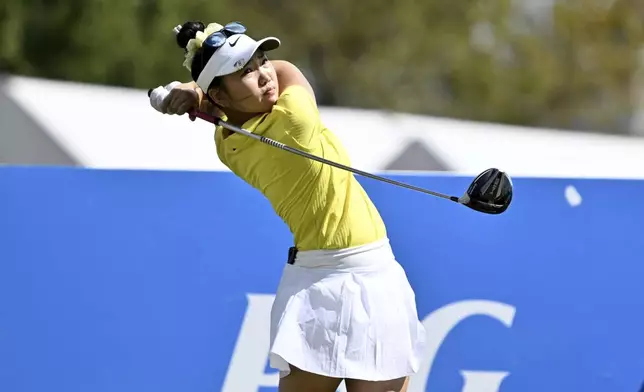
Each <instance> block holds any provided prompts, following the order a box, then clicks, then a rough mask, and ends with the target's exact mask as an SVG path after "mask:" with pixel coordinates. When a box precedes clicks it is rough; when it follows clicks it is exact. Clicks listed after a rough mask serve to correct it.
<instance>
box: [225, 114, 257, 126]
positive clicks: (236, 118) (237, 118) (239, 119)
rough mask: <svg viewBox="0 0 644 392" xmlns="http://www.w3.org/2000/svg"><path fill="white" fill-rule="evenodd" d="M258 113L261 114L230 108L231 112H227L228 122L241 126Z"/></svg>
mask: <svg viewBox="0 0 644 392" xmlns="http://www.w3.org/2000/svg"><path fill="white" fill-rule="evenodd" d="M257 115H259V113H244V112H238V111H236V110H230V111H229V112H226V117H227V119H228V122H229V123H231V124H233V125H236V126H238V127H241V126H242V125H244V123H245V122H246V121H248V120H250V119H251V118H253V117H255V116H257Z"/></svg>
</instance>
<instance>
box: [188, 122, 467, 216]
mask: <svg viewBox="0 0 644 392" xmlns="http://www.w3.org/2000/svg"><path fill="white" fill-rule="evenodd" d="M190 114H191V115H192V116H194V117H198V118H200V119H202V120H205V121H208V122H210V123H213V124H215V125H219V126H222V127H223V128H226V129H228V130H229V131H232V132H236V133H241V134H244V135H247V136H251V137H252V138H253V139H257V140H259V141H261V142H262V143H264V144H268V145H269V146H272V147H276V148H280V149H282V150H285V151H288V152H290V153H292V154H296V155H299V156H301V157H304V158H308V159H312V160H314V161H317V162H320V163H324V164H326V165H329V166H333V167H335V168H338V169H341V170H345V171H348V172H351V173H354V174H357V175H360V176H363V177H367V178H371V179H374V180H378V181H383V182H387V183H389V184H392V185H397V186H400V187H403V188H407V189H411V190H414V191H417V192H422V193H426V194H429V195H432V196H436V197H441V198H443V199H447V200H451V201H454V202H457V203H458V197H455V196H448V195H444V194H442V193H438V192H433V191H430V190H427V189H425V188H420V187H417V186H414V185H409V184H406V183H404V182H400V181H396V180H392V179H389V178H385V177H381V176H378V175H375V174H371V173H368V172H365V171H362V170H359V169H354V168H352V167H350V166H346V165H343V164H341V163H337V162H334V161H330V160H328V159H325V158H322V157H319V156H317V155H313V154H309V153H308V152H305V151H301V150H298V149H296V148H293V147H290V146H287V145H286V144H284V143H280V142H278V141H275V140H273V139H269V138H267V137H264V136H258V135H255V134H253V133H251V132H249V131H247V130H245V129H242V128H239V127H237V126H235V125H232V124H229V123H227V122H226V121H223V120H222V119H220V118H218V117H215V116H211V115H209V114H206V113H202V112H197V111H192V112H190Z"/></svg>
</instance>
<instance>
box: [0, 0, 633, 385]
mask: <svg viewBox="0 0 644 392" xmlns="http://www.w3.org/2000/svg"><path fill="white" fill-rule="evenodd" d="M642 16H644V1H643V0H479V1H474V0H397V1H391V0H362V1H353V2H352V1H344V0H326V1H311V0H290V1H285V0H284V1H283V0H236V1H233V0H216V1H213V0H207V1H206V0H182V1H177V0H110V1H107V0H67V1H38V0H2V1H0V391H2V392H5V391H6V392H21V391H25V392H41V391H53V392H59V391H60V392H63V391H64V392H114V391H118V392H140V391H157V392H174V391H188V390H189V391H223V392H260V391H261V392H269V391H276V390H277V388H276V386H277V383H278V375H277V373H276V372H274V371H273V370H271V369H269V368H268V367H267V362H266V361H267V357H266V355H267V352H268V349H269V347H268V345H269V340H268V321H269V316H270V306H271V303H272V300H273V297H272V295H273V293H274V290H275V287H276V286H277V284H278V282H279V279H280V273H281V271H282V268H283V265H284V262H285V256H286V250H287V249H288V247H289V246H291V245H292V238H291V235H290V232H289V231H288V230H287V228H286V226H285V225H284V224H283V222H282V221H281V220H279V218H278V217H277V216H275V214H274V213H273V211H272V210H271V208H270V205H269V203H268V202H267V201H266V200H265V199H264V198H263V197H261V195H260V194H259V193H258V192H256V191H255V190H254V189H252V188H251V187H250V186H247V185H246V184H245V183H243V182H242V181H241V180H239V179H238V178H237V177H235V176H234V175H233V174H232V173H229V172H227V171H228V170H227V168H226V167H224V166H223V165H222V164H221V162H220V161H219V159H218V157H217V154H216V152H215V144H214V140H213V130H214V129H213V126H212V125H211V124H208V123H205V122H203V121H195V122H190V121H189V120H188V119H187V118H185V117H179V116H167V115H162V114H160V113H158V112H156V111H155V110H154V109H153V108H152V107H151V106H150V104H149V101H148V97H147V94H146V92H147V90H148V89H149V88H153V87H157V86H159V85H166V84H168V83H170V82H171V81H174V80H180V81H187V80H188V79H189V77H190V76H189V74H188V71H187V70H186V69H185V68H183V67H182V62H183V51H182V49H180V48H179V47H178V45H177V44H176V42H175V40H174V35H173V33H172V28H173V27H174V26H176V25H178V24H182V23H183V22H185V21H188V20H201V21H203V22H205V23H209V22H219V23H222V24H224V23H227V22H229V21H240V22H242V23H244V24H245V25H246V26H247V27H248V28H249V35H251V36H253V37H255V38H260V37H263V36H266V35H274V36H277V37H279V38H280V39H281V40H282V47H281V48H280V49H279V50H278V51H276V52H274V53H271V56H274V57H276V58H281V59H286V60H289V61H291V62H293V63H295V64H296V65H298V66H299V67H300V68H301V69H302V70H303V71H304V73H305V74H306V75H307V77H308V78H309V80H310V82H311V83H312V85H313V86H314V88H315V91H316V94H317V97H318V101H319V103H320V105H321V106H320V113H321V116H322V119H323V121H324V123H325V124H326V125H327V126H328V127H329V128H330V129H331V130H332V131H333V132H335V133H336V134H337V135H338V136H339V137H340V139H341V140H342V141H343V142H344V144H345V146H346V147H347V150H349V153H350V156H351V164H352V166H354V167H356V168H359V169H362V170H366V171H373V172H386V175H387V176H394V177H398V178H399V179H400V180H402V181H405V182H408V183H413V184H415V185H418V186H423V187H425V188H428V189H433V190H437V191H441V192H446V193H449V194H458V193H460V192H462V191H463V190H464V189H466V188H467V186H468V185H469V183H470V181H471V179H472V176H473V175H476V174H478V173H480V172H482V171H483V170H485V169H488V168H490V167H498V168H500V169H502V170H505V171H507V172H508V173H509V174H510V175H511V176H512V177H513V179H514V184H515V198H514V200H513V202H512V205H511V206H510V208H509V210H508V212H506V213H504V214H503V215H500V216H490V215H484V214H479V213H476V212H474V211H471V210H469V209H466V208H463V207H462V206H458V205H456V204H454V203H446V202H444V201H443V200H440V199H437V198H432V197H428V196H426V195H422V194H419V193H416V192H411V191H406V190H403V189H399V188H396V187H391V186H389V185H388V184H384V183H380V182H376V181H369V180H364V181H363V179H360V181H361V183H363V184H364V186H365V189H366V190H367V192H369V194H370V196H371V197H373V199H374V202H375V203H376V205H377V206H378V208H379V210H380V211H381V213H382V215H383V218H384V220H385V221H386V222H387V227H388V235H389V237H390V240H391V242H392V245H393V247H394V249H395V250H396V254H397V257H399V258H400V260H401V264H403V266H404V267H405V270H406V271H407V273H408V276H409V277H410V281H411V283H412V286H413V287H414V290H415V293H416V299H417V305H418V311H419V316H420V317H421V318H422V320H423V323H424V324H425V326H426V330H427V333H428V339H429V341H431V342H433V343H432V345H430V347H429V348H428V349H427V350H426V352H425V353H424V357H423V364H422V366H421V369H420V371H419V373H418V374H417V375H415V376H414V377H413V378H412V383H411V385H410V388H409V392H424V391H427V390H430V391H446V392H449V391H460V392H514V391H517V392H544V391H547V392H579V391H584V392H608V391H610V392H635V391H637V390H640V391H643V390H642V389H641V388H642V385H643V384H642V374H643V369H644V357H643V356H642V352H644V340H642V338H641V336H642V331H644V317H642V312H641V309H644V296H642V295H641V291H642V290H641V286H642V284H641V283H642V282H641V280H642V279H641V277H642V276H643V275H644V264H643V263H642V262H641V260H642V254H644V242H642V241H641V233H642V221H643V220H644V206H643V205H642V203H636V202H632V203H628V204H627V203H626V201H637V195H638V194H642V193H644V182H643V181H641V180H642V179H644V50H643V49H644V23H643V20H644V19H643V18H642ZM95 169H98V170H95ZM112 169H118V170H112ZM633 195H635V196H633ZM222 201H223V202H222ZM222 206H225V208H222ZM222 239H225V240H222ZM249 239H250V240H252V244H257V245H258V246H253V245H251V246H249V245H248V244H249ZM260 244H261V245H260ZM638 309H639V310H638ZM515 313H516V319H515ZM461 324H462V325H461ZM482 336H484V337H485V338H481V337H482ZM439 348H440V350H438V349H439Z"/></svg>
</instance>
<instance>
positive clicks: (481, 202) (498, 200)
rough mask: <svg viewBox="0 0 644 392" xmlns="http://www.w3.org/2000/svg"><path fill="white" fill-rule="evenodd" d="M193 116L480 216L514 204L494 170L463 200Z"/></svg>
mask: <svg viewBox="0 0 644 392" xmlns="http://www.w3.org/2000/svg"><path fill="white" fill-rule="evenodd" d="M161 90H163V91H161ZM152 91H153V90H152V89H150V90H148V97H149V96H150V95H151V94H152ZM158 91H159V93H160V94H164V95H167V94H169V92H168V91H167V90H165V89H163V88H160V89H158ZM190 115H192V116H194V117H198V118H200V119H202V120H204V121H208V122H210V123H212V124H215V125H217V126H221V127H223V128H225V129H228V130H229V131H231V132H235V133H239V134H242V135H245V136H248V137H250V138H252V139H255V140H257V141H259V142H262V143H265V144H268V145H270V146H273V147H276V148H280V149H282V150H285V151H288V152H290V153H293V154H296V155H300V156H302V157H304V158H308V159H312V160H315V161H318V162H321V163H324V164H326V165H330V166H333V167H336V168H338V169H342V170H346V171H349V172H351V173H354V174H358V175H360V176H363V177H367V178H371V179H374V180H377V181H382V182H386V183H389V184H392V185H396V186H399V187H402V188H407V189H411V190H413V191H417V192H422V193H425V194H428V195H432V196H435V197H440V198H443V199H446V200H451V201H453V202H456V203H459V204H462V205H464V206H466V207H469V208H471V209H473V210H475V211H478V212H483V213H486V214H501V213H503V212H504V211H505V210H507V209H508V207H509V206H510V203H511V202H512V193H513V185H512V179H511V178H510V176H509V175H507V174H506V173H504V172H502V171H500V170H498V169H495V168H492V169H487V170H485V171H484V172H483V173H481V174H479V175H478V176H477V177H476V178H475V179H474V181H473V182H472V183H471V184H470V186H469V187H468V189H467V191H466V192H465V193H464V194H463V196H461V197H456V196H449V195H446V194H443V193H440V192H434V191H430V190H428V189H425V188H421V187H417V186H414V185H410V184H406V183H404V182H400V181H396V180H392V179H389V178H385V177H381V176H378V175H375V174H371V173H368V172H365V171H362V170H358V169H354V168H352V167H350V166H346V165H343V164H341V163H337V162H333V161H330V160H328V159H325V158H322V157H319V156H316V155H313V154H309V153H307V152H304V151H300V150H298V149H296V148H293V147H290V146H287V145H285V144H284V143H280V142H278V141H275V140H272V139H269V138H267V137H264V136H260V135H256V134H254V133H252V132H249V131H247V130H245V129H243V128H240V127H238V126H235V125H233V124H230V123H228V122H226V121H224V120H222V119H221V118H219V117H215V116H211V115H209V114H206V113H202V112H198V111H192V112H190Z"/></svg>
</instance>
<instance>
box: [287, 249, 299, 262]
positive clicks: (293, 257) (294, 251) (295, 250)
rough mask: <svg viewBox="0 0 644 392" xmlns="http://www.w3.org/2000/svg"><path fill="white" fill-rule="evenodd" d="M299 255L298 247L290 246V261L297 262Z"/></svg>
mask: <svg viewBox="0 0 644 392" xmlns="http://www.w3.org/2000/svg"><path fill="white" fill-rule="evenodd" d="M296 256H297V248H296V247H294V246H292V247H290V248H288V263H289V264H295V257H296Z"/></svg>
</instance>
